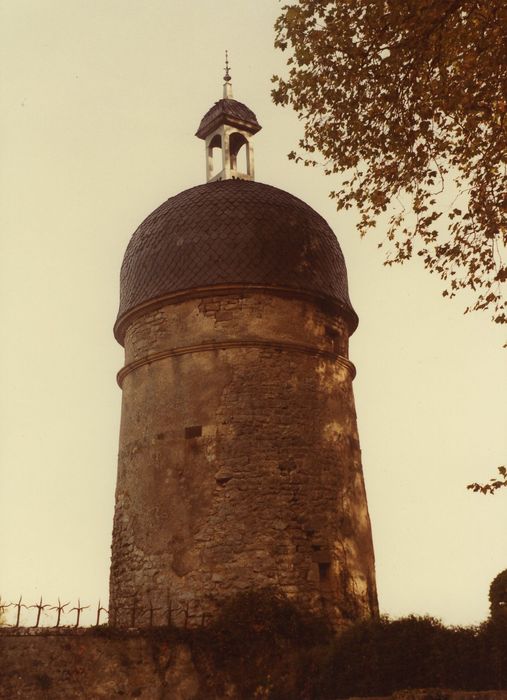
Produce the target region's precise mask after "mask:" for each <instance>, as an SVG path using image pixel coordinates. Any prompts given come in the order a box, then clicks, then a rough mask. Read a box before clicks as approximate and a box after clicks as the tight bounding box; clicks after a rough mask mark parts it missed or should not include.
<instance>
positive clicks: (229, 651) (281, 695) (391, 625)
mask: <svg viewBox="0 0 507 700" xmlns="http://www.w3.org/2000/svg"><path fill="white" fill-rule="evenodd" d="M495 580H496V579H495ZM185 641H186V642H187V643H189V644H190V645H191V646H192V648H193V653H194V654H195V658H196V659H199V660H200V662H199V664H198V666H199V667H200V668H209V669H210V671H211V670H212V669H213V671H212V672H211V673H210V675H209V677H210V679H213V680H212V681H211V682H212V686H211V685H210V693H211V692H215V693H216V692H218V693H219V694H220V692H221V691H222V692H224V691H225V689H226V687H227V684H228V683H230V682H232V683H233V684H234V685H235V686H236V688H237V689H238V692H239V693H240V695H238V699H239V698H245V699H246V698H248V699H251V698H269V699H270V700H294V698H299V699H302V700H328V699H329V700H331V699H333V700H336V699H337V698H349V697H352V696H368V695H369V696H374V695H376V696H379V695H390V694H393V693H395V692H398V691H402V690H408V689H414V688H441V689H454V690H492V689H500V688H506V687H507V624H506V622H505V620H504V619H503V618H502V619H499V618H495V619H491V620H490V621H488V622H487V623H485V624H484V625H482V626H480V627H445V626H444V625H443V624H441V623H440V622H439V621H438V620H435V619H434V618H431V617H415V616H410V617H407V618H403V619H400V620H390V619H388V618H386V617H382V618H380V619H376V620H370V621H364V622H361V623H359V624H357V625H354V626H353V627H350V628H349V629H347V630H346V631H344V632H343V633H342V634H341V635H339V636H336V635H335V634H333V633H332V631H331V630H330V628H329V626H328V625H327V624H326V622H325V621H323V620H322V619H319V618H316V617H312V616H309V615H305V614H304V613H302V612H301V610H300V609H299V608H298V607H297V606H296V605H294V604H293V603H292V602H290V601H288V600H287V599H286V598H284V597H282V596H280V594H277V593H275V592H273V591H271V590H264V591H255V592H247V593H244V594H241V595H239V596H236V597H234V598H232V599H231V600H230V601H229V602H227V603H226V604H225V605H224V607H223V609H222V613H221V615H220V617H219V618H218V619H217V620H216V622H215V623H213V624H212V625H210V626H209V627H207V628H204V629H200V630H194V631H187V632H186V633H185ZM435 692H436V696H435V697H436V700H440V699H441V698H445V696H446V694H445V692H443V691H435Z"/></svg>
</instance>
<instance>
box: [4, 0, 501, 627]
mask: <svg viewBox="0 0 507 700" xmlns="http://www.w3.org/2000/svg"><path fill="white" fill-rule="evenodd" d="M280 7H281V5H280V4H279V3H278V2H277V1H276V0H243V1H242V2H238V0H194V2H181V1H180V0H165V1H163V0H143V1H142V2H141V1H140V0H101V2H93V3H90V2H88V1H86V0H47V1H46V2H40V0H0V138H1V154H2V155H1V158H0V323H1V327H2V342H1V344H0V387H1V391H0V596H2V599H3V600H8V601H11V600H15V599H18V598H19V596H20V595H23V597H24V599H25V600H26V601H27V602H35V600H36V599H38V598H39V597H40V596H43V598H44V600H48V601H50V602H52V603H54V602H56V599H57V597H58V596H59V597H60V598H61V600H62V601H63V600H65V601H67V600H71V601H73V604H74V603H75V601H76V600H77V598H78V597H80V599H81V601H84V603H86V604H91V605H96V603H97V601H98V600H99V599H101V600H102V601H106V600H107V595H108V572H109V558H110V543H111V530H112V518H113V507H114V488H115V481H116V459H117V448H118V429H119V419H120V404H121V392H120V389H119V388H118V386H117V384H116V379H115V375H116V372H117V371H118V370H119V369H120V368H121V366H122V364H123V350H122V348H121V347H120V346H119V345H118V344H117V343H116V341H115V340H114V338H113V334H112V327H113V323H114V320H115V317H116V313H117V304H118V293H119V269H120V265H121V261H122V256H123V253H124V251H125V248H126V246H127V243H128V241H129V239H130V236H131V235H132V233H133V232H134V230H135V229H136V228H137V226H138V225H139V223H140V222H141V221H142V220H143V219H144V218H145V217H146V216H147V215H148V214H149V213H150V212H151V211H152V210H153V209H155V208H156V207H157V206H158V205H159V204H161V203H162V202H163V201H165V200H166V199H167V198H168V197H170V196H172V195H175V194H177V193H178V192H180V191H182V190H184V189H187V188H189V187H192V186H194V185H197V184H201V183H202V182H204V181H205V157H204V145H203V142H202V141H201V140H199V139H197V138H195V136H194V133H195V130H196V128H197V126H198V124H199V121H200V119H201V117H202V116H203V115H204V113H205V112H206V111H207V110H208V108H209V107H210V106H211V105H212V104H213V103H214V102H215V101H216V100H218V99H220V98H221V96H222V76H223V64H224V50H225V49H228V50H229V56H230V63H231V74H232V84H233V91H234V97H235V98H237V99H239V100H240V101H242V102H244V103H246V104H247V105H248V106H249V107H250V108H251V109H253V111H254V112H255V113H256V115H257V117H258V120H259V122H260V123H261V125H262V126H263V129H262V131H261V132H259V133H258V134H257V135H256V136H255V139H254V148H255V165H256V179H257V180H258V181H261V182H265V183H268V184H271V185H274V186H276V187H280V188H282V189H284V190H287V191H288V192H291V193H292V194H294V195H296V196H298V197H300V198H301V199H303V200H304V201H306V202H307V203H308V204H310V205H311V206H312V207H313V208H314V209H315V210H316V211H318V212H319V213H320V214H322V215H323V216H324V217H325V218H326V220H327V221H328V222H329V224H330V226H331V227H332V228H333V230H334V231H335V233H336V235H337V237H338V240H339V242H340V245H341V247H342V250H343V252H344V255H345V259H346V262H347V267H348V272H349V283H350V295H351V299H352V303H353V305H354V307H355V309H356V311H357V313H358V315H359V318H360V324H359V328H358V330H357V331H356V333H355V334H354V335H353V337H352V339H351V347H350V359H351V360H352V361H353V362H354V364H355V365H356V368H357V377H356V379H355V381H354V392H355V399H356V407H357V414H358V424H359V433H360V439H361V448H362V457H363V467H364V474H365V480H366V488H367V494H368V503H369V509H370V515H371V520H372V528H373V538H374V545H375V554H376V571H377V585H378V592H379V602H380V609H381V611H382V612H383V613H385V614H389V615H391V616H392V617H399V616H403V615H408V614H412V613H413V614H429V615H432V616H435V617H437V618H440V619H442V620H443V621H444V622H445V623H446V624H462V625H470V624H478V623H480V622H481V621H483V620H484V619H485V618H486V617H487V614H488V600H487V596H488V588H489V584H490V582H491V581H492V579H493V578H494V577H495V576H496V575H497V574H498V573H499V572H500V571H502V570H503V569H505V568H506V567H507V551H506V546H505V531H506V529H507V528H506V526H507V517H506V513H507V508H506V506H507V500H506V499H507V493H502V492H499V493H498V494H497V495H495V496H493V497H492V496H482V495H478V494H473V493H471V492H470V491H467V490H466V485H467V484H468V483H470V482H472V481H486V480H488V479H489V478H490V477H492V476H494V474H495V473H496V469H497V467H498V466H500V465H502V464H505V448H506V441H507V438H506V431H505V424H506V410H505V402H504V400H503V397H504V396H505V388H506V380H507V369H506V362H505V359H506V355H505V352H506V351H505V350H504V349H502V344H503V342H504V333H503V332H502V329H501V328H500V327H498V326H495V325H494V324H493V323H492V322H491V321H490V320H489V317H488V315H487V314H479V313H475V314H467V315H464V314H463V309H464V308H465V306H466V305H467V301H468V300H467V299H466V298H464V297H461V298H458V299H457V300H453V301H451V302H450V301H448V300H445V299H443V298H442V297H441V291H442V286H441V283H440V282H439V280H438V279H437V278H434V277H432V276H430V275H429V274H428V273H427V272H426V271H424V270H423V269H422V266H421V264H420V262H419V260H415V261H413V262H409V263H407V264H405V265H404V266H403V267H395V268H386V267H384V266H383V265H382V262H383V253H382V251H381V250H379V249H378V247H377V244H378V243H379V242H380V241H381V240H382V237H383V233H384V232H383V231H382V230H381V228H379V230H375V231H373V232H372V233H371V234H369V235H368V236H367V237H366V238H365V239H362V240H361V239H360V238H359V235H358V233H357V231H356V230H355V223H356V220H357V218H356V215H355V214H354V212H347V213H346V214H344V213H340V212H336V210H335V207H334V204H333V202H332V201H331V200H330V199H329V196H328V193H329V191H330V190H331V189H337V188H338V187H339V182H338V181H336V180H331V179H330V178H326V177H325V176H324V175H323V173H322V172H321V171H320V170H316V169H308V168H304V167H303V166H299V165H296V164H295V163H293V162H291V161H289V160H288V159H287V153H288V152H289V151H291V150H292V149H293V148H294V147H295V146H296V145H297V141H298V139H299V138H300V137H301V135H302V125H301V123H300V122H298V120H297V115H296V114H295V113H294V112H293V111H291V110H290V109H287V108H281V107H276V106H274V105H273V104H272V101H271V97H270V90H271V87H272V84H271V76H272V75H273V74H280V73H283V71H284V60H285V57H284V55H283V54H282V53H280V52H278V51H276V50H275V49H274V48H273V39H274V32H273V24H274V21H275V19H276V17H277V15H278V13H279V11H280ZM33 612H34V611H25V612H24V615H26V618H25V619H26V621H27V622H28V621H29V618H30V615H31V614H32V613H33ZM87 614H88V615H90V614H91V613H90V611H88V612H87Z"/></svg>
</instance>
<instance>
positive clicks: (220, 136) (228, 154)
mask: <svg viewBox="0 0 507 700" xmlns="http://www.w3.org/2000/svg"><path fill="white" fill-rule="evenodd" d="M260 129H261V126H260V124H259V122H258V121H257V117H256V116H255V114H254V113H253V112H252V110H251V109H249V108H248V107H247V106H246V105H244V104H243V103H242V102H238V101H237V100H235V99H233V97H232V85H231V75H230V70H229V60H228V56H227V52H226V53H225V75H224V92H223V98H222V99H221V100H219V101H218V102H215V104H214V105H213V107H211V109H209V110H208V111H207V112H206V114H205V115H204V117H203V118H202V119H201V123H200V124H199V128H198V129H197V131H196V134H195V135H196V136H198V137H199V138H200V139H203V140H204V143H205V147H206V181H207V182H215V181H216V180H254V154H253V147H252V143H251V138H252V136H253V135H254V134H256V133H257V132H258V131H260ZM243 148H244V149H245V159H244V162H245V167H244V168H241V166H240V165H239V162H240V158H239V154H240V151H241V149H243ZM214 149H219V152H220V153H221V159H216V160H215V158H214ZM215 163H218V164H215ZM220 166H221V168H220Z"/></svg>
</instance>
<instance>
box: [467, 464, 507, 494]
mask: <svg viewBox="0 0 507 700" xmlns="http://www.w3.org/2000/svg"><path fill="white" fill-rule="evenodd" d="M504 486H507V468H506V467H503V466H502V467H498V476H494V477H493V478H492V479H490V480H489V481H488V483H487V484H477V483H474V484H468V486H467V489H470V490H471V491H474V492H475V493H477V492H480V493H490V494H492V495H493V494H494V493H495V491H497V490H498V489H501V488H503V487H504Z"/></svg>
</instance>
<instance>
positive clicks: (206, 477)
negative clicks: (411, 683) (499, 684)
mask: <svg viewBox="0 0 507 700" xmlns="http://www.w3.org/2000/svg"><path fill="white" fill-rule="evenodd" d="M260 128H261V127H260V126H259V124H258V122H257V119H256V117H255V114H254V113H253V112H252V111H251V110H250V109H248V107H246V106H245V105H243V104H242V103H240V102H237V101H236V100H233V99H232V90H231V88H230V78H229V73H228V71H227V72H226V80H225V86H224V98H223V99H222V100H220V101H219V102H217V103H216V104H215V105H214V106H213V107H212V108H211V109H210V110H209V111H208V112H207V114H206V115H205V116H204V117H203V119H202V121H201V124H200V126H199V129H198V131H197V136H199V137H200V138H202V139H203V140H204V141H205V147H206V162H207V180H208V182H207V184H205V185H200V186H197V187H193V188H192V189H189V190H186V191H185V192H181V193H180V194H178V195H176V196H175V197H171V198H170V199H168V200H167V201H166V202H165V203H164V204H162V205H161V206H160V207H159V208H158V209H156V210H155V211H154V212H153V213H152V214H150V215H149V216H148V218H147V219H146V220H145V221H144V222H143V223H142V224H141V225H140V226H139V228H138V229H137V231H136V232H135V233H134V235H133V237H132V239H131V241H130V243H129V245H128V248H127V251H126V254H125V258H124V261H123V265H122V270H121V283H120V284H121V292H120V310H119V314H118V319H117V321H116V325H115V336H116V338H117V340H118V341H119V342H120V343H121V344H122V345H124V347H125V365H124V367H123V368H122V369H121V370H120V372H119V374H118V382H119V384H120V386H121V388H122V392H123V403H122V418H121V428H120V449H119V463H118V480H117V489H116V509H115V518H114V529H113V545H112V564H111V580H110V619H111V622H112V624H116V625H131V624H132V623H133V622H135V624H136V625H141V626H142V625H143V624H163V623H165V622H166V620H167V616H168V615H169V616H170V617H171V621H172V622H175V623H176V624H189V625H192V624H198V623H200V622H201V620H202V617H203V615H206V614H207V615H213V614H214V613H215V612H216V610H217V609H218V607H219V604H220V600H221V599H224V598H226V597H228V596H230V595H232V594H234V593H237V592H239V591H244V590H247V589H255V588H264V587H267V586H271V587H275V588H277V589H279V590H281V591H283V592H285V593H286V594H287V595H288V596H289V597H290V598H292V599H294V600H297V601H298V602H299V603H300V604H301V606H302V607H304V608H307V609H310V610H313V611H315V612H322V611H324V612H325V613H326V614H327V615H328V616H329V618H330V619H331V621H332V622H333V624H334V625H336V626H340V625H343V624H346V623H348V622H350V621H354V620H357V619H359V618H362V617H369V616H371V615H375V614H376V612H377V598H376V588H375V574H374V559H373V548H372V541H371V530H370V521H369V516H368V509H367V503H366V495H365V490H364V483H363V475H362V467H361V454H360V449H359V439H358V433H357V425H356V414H355V410H354V399H353V393H352V380H353V377H354V366H353V365H352V363H351V362H350V361H349V359H348V338H349V335H350V334H351V333H352V332H353V331H354V330H355V328H356V326H357V316H356V314H355V312H354V310H353V308H352V306H351V303H350V300H349V296H348V290H347V272H346V268H345V263H344V260H343V255H342V252H341V250H340V246H339V244H338V242H337V240H336V237H335V236H334V234H333V232H332V231H331V229H330V228H329V226H328V225H327V223H326V222H325V221H324V219H323V218H322V217H321V216H320V215H319V214H317V213H316V212H315V211H314V210H313V209H311V208H310V207H309V206H308V205H307V204H305V203H304V202H302V201H301V200H299V199H297V198H296V197H294V196H292V195H290V194H288V193H287V192H284V191H282V190H280V189H277V188H275V187H271V186H269V185H264V184H261V183H257V182H254V181H253V151H252V145H251V137H252V136H253V134H255V132H256V131H258V130H259V129H260ZM213 148H220V149H221V150H222V156H223V157H222V168H221V170H219V172H217V173H213V172H212V170H211V167H210V162H211V159H210V155H211V152H212V150H213ZM240 148H245V149H247V152H248V157H247V159H246V162H247V172H246V173H242V172H240V171H239V170H238V168H237V165H236V163H237V160H236V156H237V155H238V152H239V150H240ZM134 618H135V620H134Z"/></svg>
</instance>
